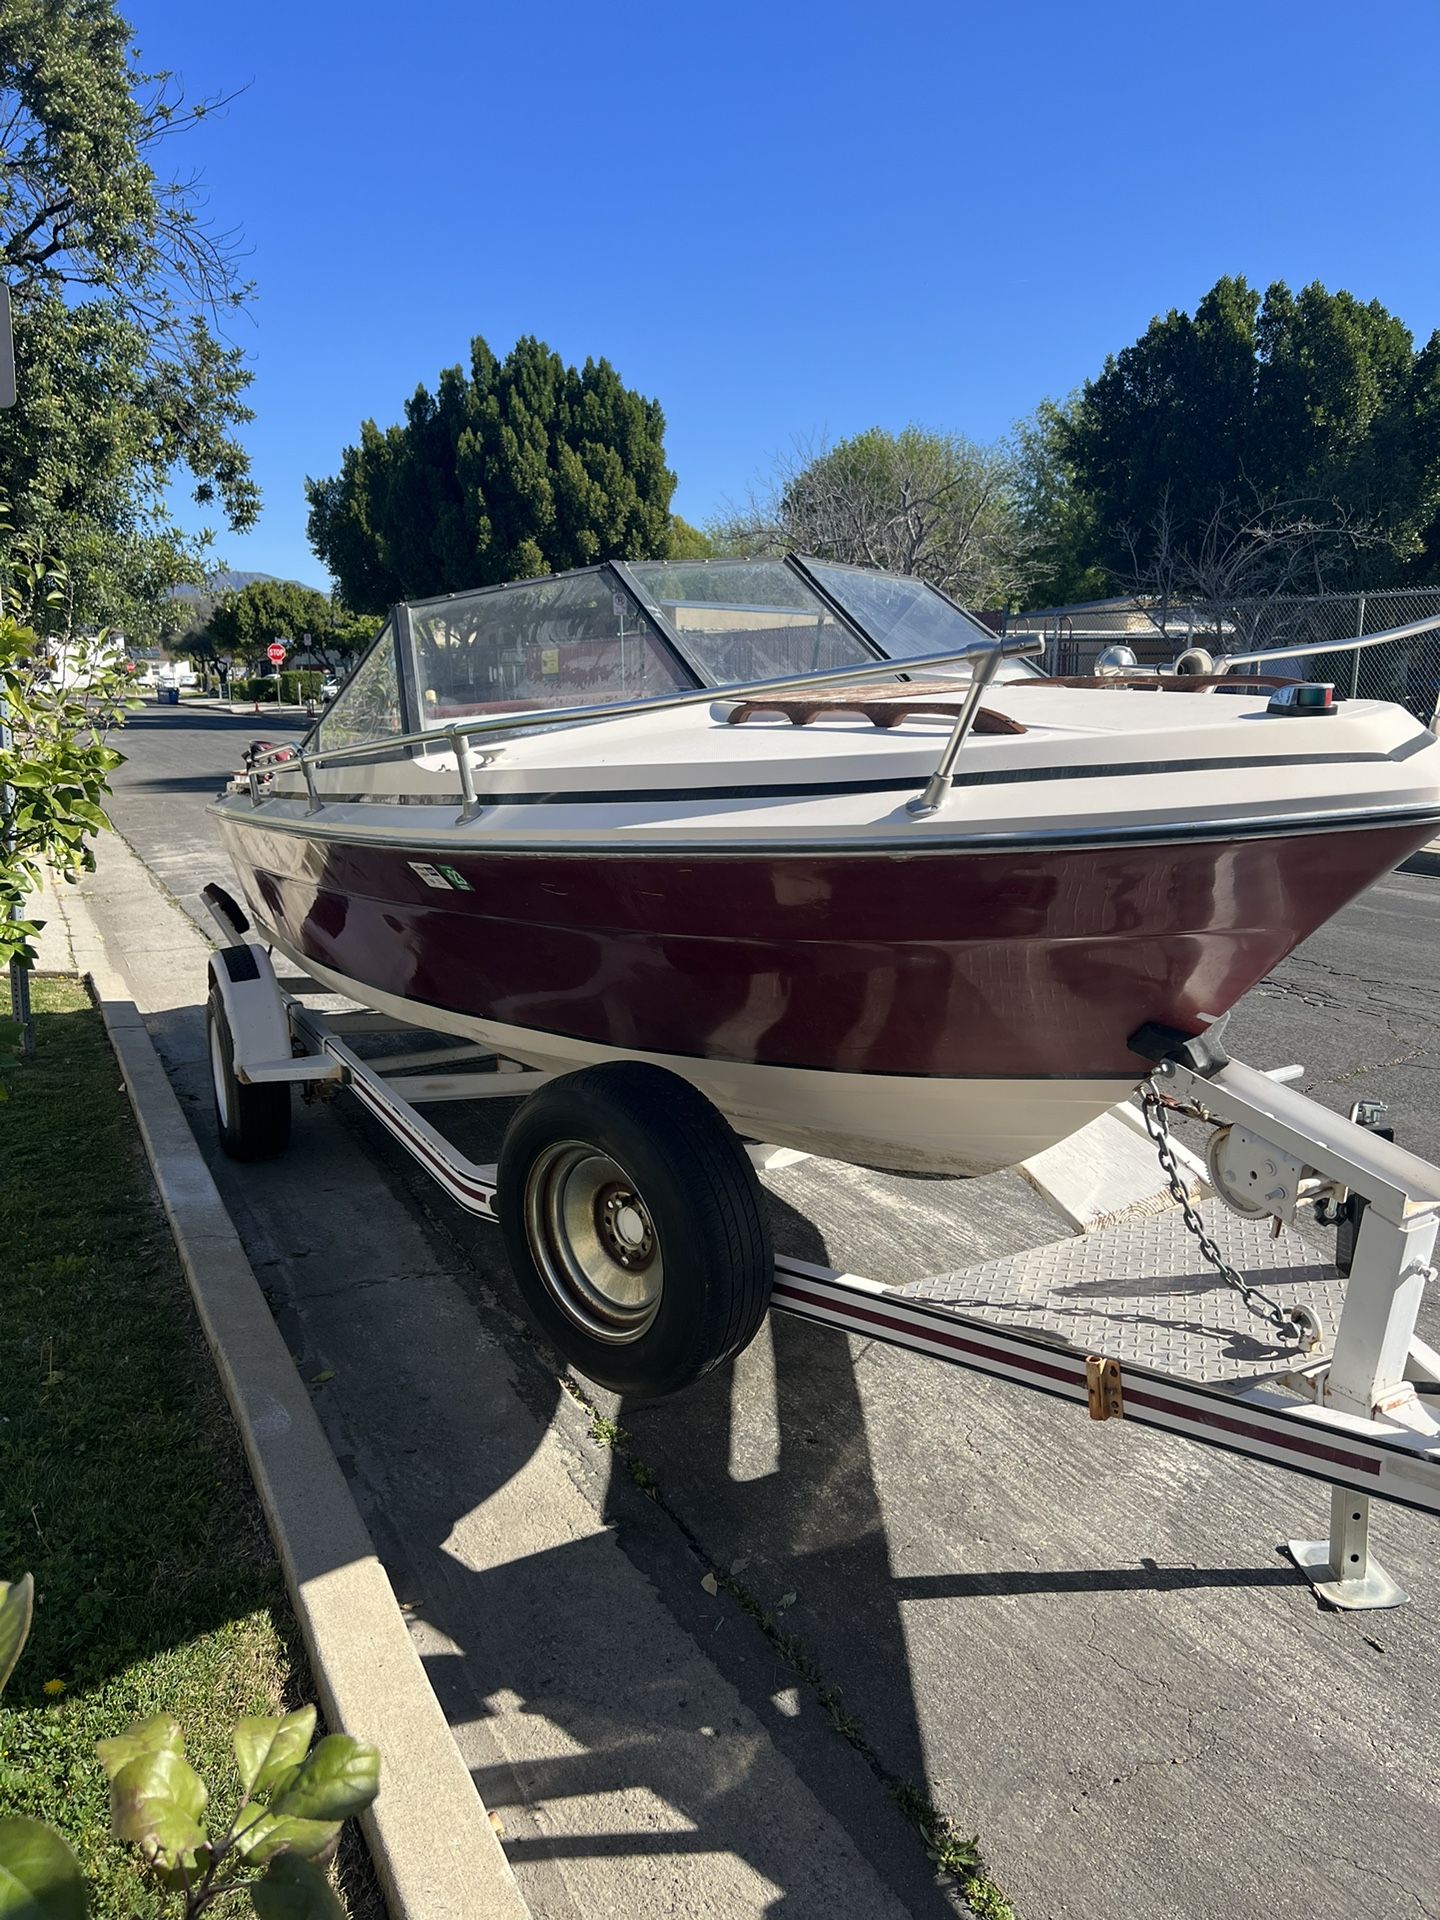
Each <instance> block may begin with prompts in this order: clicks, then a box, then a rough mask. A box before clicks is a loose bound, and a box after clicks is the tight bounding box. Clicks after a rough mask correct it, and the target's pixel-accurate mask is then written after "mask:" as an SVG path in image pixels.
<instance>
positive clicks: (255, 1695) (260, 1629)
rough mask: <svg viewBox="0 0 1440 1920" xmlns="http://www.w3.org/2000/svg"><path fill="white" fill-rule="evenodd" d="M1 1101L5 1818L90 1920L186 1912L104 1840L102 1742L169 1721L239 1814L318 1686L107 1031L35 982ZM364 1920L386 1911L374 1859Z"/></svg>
mask: <svg viewBox="0 0 1440 1920" xmlns="http://www.w3.org/2000/svg"><path fill="white" fill-rule="evenodd" d="M33 1000H34V1005H35V1011H36V1039H37V1047H36V1052H35V1055H34V1056H33V1058H32V1059H30V1060H27V1061H20V1062H15V1063H13V1064H9V1065H7V1066H6V1067H5V1069H4V1081H5V1087H6V1090H7V1091H8V1094H9V1098H8V1099H7V1100H5V1101H4V1102H0V1578H15V1577H17V1576H18V1575H19V1574H21V1573H24V1572H25V1571H27V1570H29V1571H31V1572H33V1573H34V1575H35V1583H36V1589H37V1593H36V1607H35V1625H34V1630H33V1632H32V1634H31V1638H30V1642H29V1645H28V1646H27V1647H26V1650H25V1652H24V1654H23V1655H22V1657H21V1660H20V1664H19V1666H18V1668H17V1669H16V1672H15V1675H14V1677H13V1679H12V1680H11V1682H10V1685H9V1687H8V1688H7V1690H6V1693H5V1697H4V1700H3V1702H0V1811H3V1812H6V1813H22V1814H30V1815H33V1816H37V1817H39V1818H41V1819H44V1820H47V1821H49V1822H51V1823H52V1824H53V1825H54V1826H56V1827H58V1828H59V1829H60V1831H61V1832H62V1833H64V1834H65V1835H66V1837H67V1838H68V1839H69V1840H70V1842H71V1844H72V1845H73V1846H74V1847H75V1849H76V1852H77V1853H78V1854H79V1856H80V1860H81V1863H82V1865H83V1866H84V1868H85V1869H86V1872H87V1873H88V1875H89V1876H90V1878H91V1881H92V1888H93V1890H92V1898H91V1916H92V1920H147V1917H148V1916H154V1915H159V1914H161V1913H163V1912H170V1911H173V1907H171V1906H167V1905H165V1904H163V1903H162V1902H161V1901H160V1900H159V1899H158V1898H157V1896H156V1894H155V1893H154V1891H153V1889H152V1888H151V1886H150V1883H149V1882H148V1880H147V1879H146V1877H145V1876H144V1874H143V1873H142V1872H141V1871H140V1870H139V1864H138V1857H137V1856H136V1854H135V1853H134V1851H133V1849H129V1848H126V1847H124V1846H122V1845H120V1843H119V1842H117V1841H114V1840H112V1839H111V1838H110V1837H109V1812H108V1802H107V1790H106V1786H105V1780H104V1776H103V1774H102V1773H101V1770H100V1767H99V1764H98V1763H97V1762H96V1760H95V1757H94V1748H95V1742H96V1741H97V1740H99V1739H102V1738H104V1737H105V1736H106V1735H108V1734H112V1733H116V1732H118V1731H120V1729H121V1728H123V1727H124V1726H125V1725H126V1724H127V1723H128V1722H129V1721H131V1720H133V1719H136V1718H139V1717H141V1716H143V1715H147V1714H152V1713H158V1712H162V1711H165V1712H171V1713H174V1714H176V1715H177V1716H178V1718H179V1719H180V1721H181V1724H182V1725H183V1726H184V1727H185V1730H186V1734H187V1750H188V1752H189V1756H190V1758H191V1760H192V1762H193V1763H194V1764H195V1765H196V1766H197V1767H198V1769H199V1771H200V1773H201V1774H202V1776H203V1777H204V1778H205V1779H206V1780H207V1782H208V1783H209V1785H210V1788H211V1792H212V1796H213V1800H212V1806H213V1808H214V1811H215V1813H216V1814H217V1815H219V1816H221V1817H224V1816H225V1815H226V1813H227V1812H228V1808H229V1807H230V1806H233V1804H234V1801H235V1799H236V1798H237V1797H238V1783H237V1781H236V1779H235V1769H234V1763H233V1760H232V1758H231V1755H230V1739H229V1735H230V1728H231V1726H232V1724H233V1722H234V1721H235V1719H236V1718H237V1717H238V1716H240V1715H241V1714H247V1713H274V1712H282V1711H285V1710H286V1709H288V1708H289V1707H291V1706H294V1705H298V1704H299V1703H300V1700H301V1699H303V1698H304V1697H305V1696H306V1692H307V1690H308V1685H309V1678H308V1674H307V1672H306V1670H305V1666H304V1662H303V1656H302V1655H301V1653H300V1650H299V1645H298V1638H297V1635H296V1631H295V1627H294V1622H293V1619H292V1618H291V1616H290V1613H289V1609H288V1606H287V1603H286V1599H285V1591H284V1587H283V1584H282V1582H281V1578H280V1574H279V1569H278V1567H277V1565H276V1562H275V1558H274V1554H273V1551H272V1549H271V1545H270V1541H269V1538H268V1536H267V1534H266V1532H265V1528H264V1523H263V1520H262V1518H261V1515H260V1510H259V1507H258V1504H257V1502H256V1498H255V1494H254V1489H253V1487H252V1486H251V1483H250V1480H249V1476H248V1473H247V1471H246V1467H245V1462H244V1457H243V1454H242V1452H241V1448H240V1441H239V1437H238V1435H237V1434H236V1432H235V1429H234V1427H233V1425H232V1423H231V1420H230V1415H229V1411H228V1409H227V1408H226V1406H225V1403H224V1400H223V1398H222V1396H221V1393H220V1388H219V1385H218V1382H217V1380H216V1378H215V1373H214V1369H213V1366H212V1364H211V1361H210V1357H209V1354H208V1352H207V1350H206V1348H205V1345H204V1341H203V1338H202V1336H201V1334H200V1331H199V1327H198V1325H197V1323H196V1320H195V1317H194V1313H193V1311H192V1308H191V1304H190V1298H189V1294H188V1292H187V1290H186V1287H185V1282H184V1279H183V1276H182V1275H181V1272H180V1268H179V1264H178V1261H177V1259H176V1255H175V1250H174V1246H173V1243H172V1241H171V1239H170V1235H169V1231H168V1229H167V1227H166V1224H165V1220H164V1216H163V1214H162V1213H161V1211H160V1208H159V1204H158V1201H157V1199H156V1197H155V1194H154V1190H153V1188H152V1186H151V1184H150V1180H149V1176H148V1172H147V1170H146V1168H145V1165H144V1162H143V1159H142V1158H141V1155H140V1150H139V1146H138V1142H137V1140H136V1135H135V1128H134V1122H133V1119H132V1117H131V1114H130V1109H129V1106H128V1103H127V1101H126V1098H125V1095H124V1093H123V1092H122V1091H121V1090H120V1086H119V1078H120V1076H119V1070H118V1068H117V1066H116V1064H115V1060H114V1056H113V1055H112V1053H111V1051H110V1047H109V1044H108V1041H107V1040H106V1037H105V1031H104V1027H103V1025H102V1023H101V1020H100V1016H99V1014H98V1013H97V1012H96V1011H95V1010H94V1008H93V1007H92V1006H91V1004H90V1001H89V999H88V997H87V996H86V994H85V992H84V990H83V988H82V987H81V986H80V985H79V983H78V982H76V981H74V980H54V979H37V980H36V981H35V982H34V985H33ZM357 1850H358V1849H357V1847H356V1845H355V1843H353V1842H352V1843H351V1846H350V1847H349V1848H347V1849H346V1850H345V1851H346V1853H347V1854H349V1855H350V1857H351V1861H352V1864H351V1867H350V1870H349V1875H348V1878H349V1879H350V1881H351V1884H352V1886H353V1888H354V1889H355V1892H354V1897H353V1898H352V1912H354V1911H356V1910H357V1909H358V1910H363V1911H369V1912H373V1913H377V1914H378V1913H379V1912H381V1911H382V1909H381V1908H380V1906H379V1904H378V1896H377V1895H375V1894H374V1893H373V1883H371V1884H370V1885H367V1884H366V1882H367V1880H368V1862H364V1861H363V1851H362V1852H361V1864H356V1863H354V1854H355V1852H356V1851H357Z"/></svg>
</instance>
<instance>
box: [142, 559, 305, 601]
mask: <svg viewBox="0 0 1440 1920" xmlns="http://www.w3.org/2000/svg"><path fill="white" fill-rule="evenodd" d="M280 578H281V576H280V575H279V574H278V573H236V572H234V571H233V570H232V569H231V568H229V567H217V568H216V570H215V572H214V573H207V574H206V576H205V583H204V585H203V586H196V585H194V584H193V583H192V582H190V581H188V580H187V581H183V582H182V583H181V584H180V585H179V586H178V587H171V589H170V596H169V597H170V598H171V599H172V600H215V599H217V598H218V597H219V596H220V595H221V594H222V593H239V591H240V590H241V588H242V587H252V586H254V584H255V582H256V581H257V580H278V579H280ZM286 584H287V585H290V586H297V587H300V586H305V585H307V584H308V582H306V581H303V580H293V581H288V582H287V583H286ZM314 591H315V592H317V593H323V592H324V591H325V589H324V588H323V587H317V588H315V589H314Z"/></svg>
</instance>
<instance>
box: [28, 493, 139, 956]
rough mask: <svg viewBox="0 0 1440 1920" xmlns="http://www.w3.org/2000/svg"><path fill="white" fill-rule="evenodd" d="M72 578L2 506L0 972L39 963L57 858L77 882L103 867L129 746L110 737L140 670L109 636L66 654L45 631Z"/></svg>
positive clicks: (62, 872)
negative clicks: (35, 898)
mask: <svg viewBox="0 0 1440 1920" xmlns="http://www.w3.org/2000/svg"><path fill="white" fill-rule="evenodd" d="M66 587H67V583H66V580H65V576H64V573H63V570H61V569H60V568H58V567H57V566H56V565H55V564H54V563H53V562H52V561H51V560H50V559H48V558H47V556H46V555H45V554H44V552H43V551H42V550H41V549H40V548H39V547H38V546H37V545H36V544H35V542H34V540H33V539H32V538H31V537H29V536H27V535H24V534H17V533H16V532H15V530H14V529H13V528H12V527H11V526H10V525H9V524H8V522H7V521H6V519H5V514H4V509H3V506H0V723H3V724H0V972H3V971H5V970H7V969H8V968H9V967H10V966H11V965H18V966H20V967H22V968H24V967H29V966H31V965H32V964H33V962H34V958H35V952H34V948H33V946H32V944H31V942H32V940H33V939H34V936H35V935H36V934H37V933H38V932H39V926H38V925H37V923H36V922H34V921H32V920H27V919H26V918H25V901H26V899H27V898H28V897H29V895H30V894H31V893H33V891H34V890H35V888H36V887H38V886H39V884H40V879H41V874H42V870H43V867H44V864H45V863H46V862H48V863H49V864H50V865H51V866H52V867H53V868H54V869H55V871H56V872H57V873H58V874H59V875H61V876H62V877H63V878H64V879H66V880H75V879H78V878H79V876H80V875H81V874H82V873H88V872H91V871H93V869H94V866H95V855H94V852H93V850H92V848H91V840H92V838H93V836H94V835H95V834H97V833H100V832H103V831H104V829H105V828H106V827H108V826H109V824H110V823H109V821H108V820H107V819H106V818H105V815H104V813H103V811H102V810H101V804H100V803H101V801H102V800H103V799H104V798H105V795H106V792H107V791H108V782H109V776H110V774H111V773H112V772H113V770H114V769H115V768H116V767H118V766H119V765H120V763H121V760H122V758H123V755H121V754H119V753H116V752H115V751H114V749H113V748H111V747H109V746H107V744H106V734H107V732H108V730H109V729H110V728H111V727H113V726H115V725H117V724H118V723H120V722H121V721H123V719H124V714H125V706H126V696H127V694H128V690H129V682H128V675H127V674H126V672H125V670H124V666H123V663H122V661H121V659H120V656H119V650H118V648H117V647H116V646H115V645H114V643H113V642H112V641H110V640H109V639H108V637H107V636H106V635H105V634H103V633H102V634H100V635H99V636H96V637H94V638H92V639H91V640H89V641H85V642H80V643H77V644H76V645H75V646H73V647H71V648H68V649H67V650H66V653H65V655H64V657H63V659H62V660H61V662H60V665H59V669H58V670H57V665H56V661H55V659H54V657H53V655H52V654H51V652H50V650H49V648H48V647H47V646H46V644H45V642H44V641H43V639H42V638H41V636H40V633H39V632H38V631H37V628H38V626H39V625H40V623H41V620H42V618H43V615H44V613H45V611H46V610H47V609H50V608H53V607H54V606H56V605H58V604H63V601H64V598H65V593H66Z"/></svg>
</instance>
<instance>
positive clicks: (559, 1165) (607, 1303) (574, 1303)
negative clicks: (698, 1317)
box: [525, 1140, 665, 1346]
mask: <svg viewBox="0 0 1440 1920" xmlns="http://www.w3.org/2000/svg"><path fill="white" fill-rule="evenodd" d="M525 1231H526V1235H527V1237H528V1239H529V1242H530V1251H531V1254H532V1255H533V1257H534V1260H535V1266H536V1269H537V1271H538V1272H539V1275H540V1278H541V1280H542V1282H543V1283H544V1286H545V1290H546V1292H547V1293H548V1294H549V1295H550V1298H551V1299H552V1300H553V1301H554V1303H555V1305H556V1306H557V1307H558V1308H559V1309H560V1311H561V1312H562V1313H563V1314H564V1315H565V1317H566V1319H567V1320H569V1321H570V1322H571V1324H572V1325H573V1326H575V1327H577V1328H578V1329H579V1330H580V1331H581V1332H582V1333H585V1334H588V1335H589V1337H590V1338H591V1339H592V1340H603V1341H604V1342H606V1344H607V1345H611V1346H625V1345H628V1344H629V1343H630V1342H631V1341H633V1340H638V1339H639V1338H640V1337H641V1335H642V1334H644V1333H646V1332H648V1331H649V1329H650V1327H651V1326H652V1325H653V1324H654V1320H655V1316H656V1314H657V1313H658V1312H659V1311H660V1300H661V1296H662V1294H663V1292H664V1287H665V1266H664V1261H663V1260H662V1258H661V1254H660V1241H659V1236H658V1235H657V1233H656V1231H655V1224H654V1222H653V1221H652V1219H651V1218H650V1212H649V1209H648V1208H647V1207H646V1205H645V1202H644V1200H643V1199H642V1197H641V1195H640V1193H639V1191H638V1190H637V1188H636V1186H635V1183H634V1182H633V1181H632V1180H631V1178H630V1176H629V1174H628V1173H626V1171H625V1169H624V1168H623V1167H622V1166H620V1164H619V1163H618V1162H617V1161H615V1160H612V1159H611V1158H610V1157H609V1155H608V1154H605V1153H602V1152H601V1151H600V1150H599V1149H598V1148H597V1147H591V1146H586V1145H585V1144H584V1143H583V1142H581V1141H578V1140H561V1141H557V1142H556V1143H555V1144H554V1145H553V1146H550V1147H547V1148H546V1149H545V1151H544V1152H543V1153H541V1154H540V1155H539V1157H538V1158H537V1159H536V1161H535V1163H534V1165H533V1166H532V1167H531V1169H530V1172H529V1176H528V1178H527V1179H526V1182H525Z"/></svg>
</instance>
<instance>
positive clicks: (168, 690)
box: [156, 687, 180, 707]
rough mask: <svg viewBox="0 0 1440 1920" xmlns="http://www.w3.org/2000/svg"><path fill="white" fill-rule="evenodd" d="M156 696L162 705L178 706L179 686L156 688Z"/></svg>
mask: <svg viewBox="0 0 1440 1920" xmlns="http://www.w3.org/2000/svg"><path fill="white" fill-rule="evenodd" d="M156 697H157V699H158V700H159V702H160V704H161V706H162V707H178V706H179V704H180V689H179V687H160V688H158V689H157V690H156Z"/></svg>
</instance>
